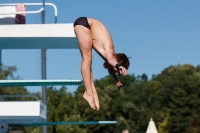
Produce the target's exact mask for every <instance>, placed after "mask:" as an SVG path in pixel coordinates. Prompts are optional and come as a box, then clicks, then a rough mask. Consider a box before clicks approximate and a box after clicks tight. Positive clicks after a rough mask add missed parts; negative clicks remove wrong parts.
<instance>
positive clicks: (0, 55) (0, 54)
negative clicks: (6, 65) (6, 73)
mask: <svg viewBox="0 0 200 133" xmlns="http://www.w3.org/2000/svg"><path fill="white" fill-rule="evenodd" d="M1 59H2V49H0V64H1V63H2V62H1Z"/></svg>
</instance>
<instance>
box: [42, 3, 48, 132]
mask: <svg viewBox="0 0 200 133" xmlns="http://www.w3.org/2000/svg"><path fill="white" fill-rule="evenodd" d="M42 6H43V8H44V10H43V11H42V14H41V18H42V24H45V0H43V5H42ZM42 79H46V49H42ZM46 91H47V88H46V86H42V102H43V103H44V104H45V105H47V101H46V100H47V96H46V95H47V94H46ZM47 112H48V111H47ZM44 121H45V122H46V121H47V118H46V120H44ZM42 132H43V133H47V132H48V131H47V126H43V127H42Z"/></svg>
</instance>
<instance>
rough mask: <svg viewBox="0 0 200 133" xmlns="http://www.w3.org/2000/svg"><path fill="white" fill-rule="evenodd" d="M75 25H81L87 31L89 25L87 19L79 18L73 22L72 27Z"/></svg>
mask: <svg viewBox="0 0 200 133" xmlns="http://www.w3.org/2000/svg"><path fill="white" fill-rule="evenodd" d="M76 25H82V26H84V27H86V28H88V29H90V25H89V23H88V20H87V17H80V18H77V19H76V20H75V22H74V27H75V26H76Z"/></svg>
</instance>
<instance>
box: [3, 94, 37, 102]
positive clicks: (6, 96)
mask: <svg viewBox="0 0 200 133" xmlns="http://www.w3.org/2000/svg"><path fill="white" fill-rule="evenodd" d="M13 97H14V98H17V97H21V98H25V97H33V98H35V100H36V101H39V99H38V97H37V96H34V95H0V98H13ZM0 101H1V100H0Z"/></svg>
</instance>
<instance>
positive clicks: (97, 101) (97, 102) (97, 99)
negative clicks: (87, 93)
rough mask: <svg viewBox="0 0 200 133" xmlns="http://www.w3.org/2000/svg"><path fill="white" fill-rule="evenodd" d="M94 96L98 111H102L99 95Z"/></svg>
mask: <svg viewBox="0 0 200 133" xmlns="http://www.w3.org/2000/svg"><path fill="white" fill-rule="evenodd" d="M93 94H94V100H95V106H96V110H99V109H100V105H99V97H98V94H97V93H96V92H94V93H93Z"/></svg>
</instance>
